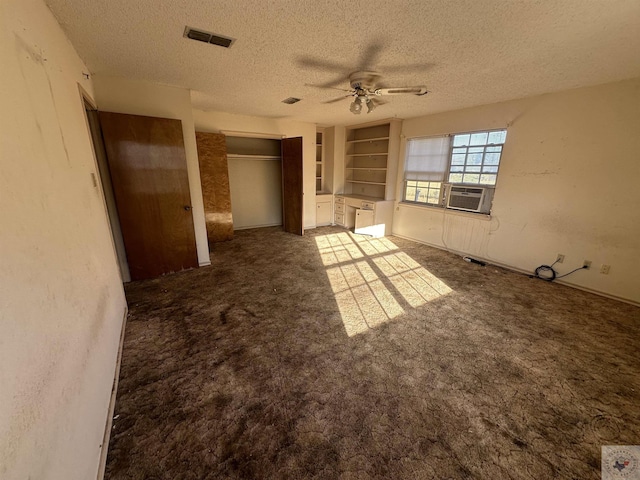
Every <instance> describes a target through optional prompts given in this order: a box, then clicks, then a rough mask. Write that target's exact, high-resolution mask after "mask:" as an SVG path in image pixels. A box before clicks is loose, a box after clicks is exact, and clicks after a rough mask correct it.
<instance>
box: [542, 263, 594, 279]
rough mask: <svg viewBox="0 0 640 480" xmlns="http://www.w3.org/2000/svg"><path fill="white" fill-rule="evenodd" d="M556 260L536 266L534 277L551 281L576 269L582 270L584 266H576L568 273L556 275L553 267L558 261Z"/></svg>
mask: <svg viewBox="0 0 640 480" xmlns="http://www.w3.org/2000/svg"><path fill="white" fill-rule="evenodd" d="M558 260H559V259H558ZM558 260H556V261H555V262H553V263H552V264H551V265H540V266H539V267H538V268H536V270H535V276H536V278H539V279H540V280H545V281H547V282H553V281H554V280H555V279H556V278H563V277H566V276H567V275H571V274H572V273H575V272H577V271H578V270H582V269H583V268H585V267H584V266H582V267H578V268H576V269H575V270H571V271H570V272H569V273H565V274H564V275H558V272H556V271H555V270H554V269H553V266H554V265H555V264H556V263H558ZM541 274H544V275H541ZM547 274H548V275H547Z"/></svg>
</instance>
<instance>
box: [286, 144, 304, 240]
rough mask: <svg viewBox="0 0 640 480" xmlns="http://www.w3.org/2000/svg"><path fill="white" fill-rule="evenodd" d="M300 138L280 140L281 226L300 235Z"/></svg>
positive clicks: (301, 204)
mask: <svg viewBox="0 0 640 480" xmlns="http://www.w3.org/2000/svg"><path fill="white" fill-rule="evenodd" d="M303 207H304V200H303V190H302V137H295V138H285V139H283V140H282V226H283V228H284V231H285V232H289V233H295V234H296V235H302V234H303V233H304V230H303V228H302V209H303Z"/></svg>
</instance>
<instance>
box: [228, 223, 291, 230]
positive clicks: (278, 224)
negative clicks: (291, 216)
mask: <svg viewBox="0 0 640 480" xmlns="http://www.w3.org/2000/svg"><path fill="white" fill-rule="evenodd" d="M281 226H282V223H265V224H264V225H250V226H245V227H233V230H234V231H235V230H251V229H252V228H266V227H281Z"/></svg>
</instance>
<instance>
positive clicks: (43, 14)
mask: <svg viewBox="0 0 640 480" xmlns="http://www.w3.org/2000/svg"><path fill="white" fill-rule="evenodd" d="M0 25H1V28H0V65H2V77H1V78H2V82H1V84H0V112H2V115H0V149H1V150H0V162H1V164H0V252H1V253H0V254H1V257H2V267H1V268H0V478H2V479H3V480H25V479H28V478H30V479H34V480H35V479H38V480H41V479H45V480H46V479H56V480H57V479H64V480H90V479H93V478H96V475H97V472H98V464H99V458H100V453H101V443H102V438H103V434H104V429H105V424H106V418H107V412H108V406H109V399H110V393H111V388H112V384H113V377H114V373H115V365H116V357H117V351H118V345H119V337H120V332H121V328H122V323H123V317H124V315H125V311H126V303H125V297H124V292H123V288H122V282H121V279H120V273H119V269H118V265H117V262H116V257H115V252H114V247H113V242H112V240H111V236H110V231H109V224H108V220H107V216H106V212H105V206H104V202H103V199H102V196H101V192H100V190H99V188H98V187H94V185H93V182H92V178H91V174H92V173H96V164H95V160H94V157H93V153H92V148H91V143H90V140H89V138H90V137H89V132H88V128H87V123H86V120H85V114H84V109H83V104H82V101H81V97H80V94H79V89H78V84H81V85H82V86H83V87H84V89H86V90H87V91H89V92H91V90H92V87H91V82H90V81H88V80H86V79H84V78H83V75H82V73H83V72H87V68H86V67H85V65H84V64H83V63H82V61H81V60H80V58H79V57H78V56H77V54H76V53H75V51H74V49H73V47H72V46H71V44H70V43H69V41H68V40H67V38H66V37H65V35H64V34H63V32H62V30H61V29H60V27H59V25H58V24H57V22H56V21H55V19H54V17H53V16H52V14H51V12H50V11H49V10H48V8H47V7H46V6H45V4H44V2H42V1H41V0H3V1H2V2H1V3H0Z"/></svg>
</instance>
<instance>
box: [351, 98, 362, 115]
mask: <svg viewBox="0 0 640 480" xmlns="http://www.w3.org/2000/svg"><path fill="white" fill-rule="evenodd" d="M349 110H351V113H353V114H355V115H360V113H362V99H361V98H360V97H356V99H355V100H354V101H353V103H352V104H351V106H350V107H349Z"/></svg>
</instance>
